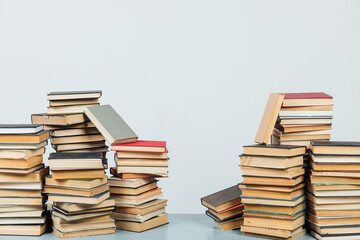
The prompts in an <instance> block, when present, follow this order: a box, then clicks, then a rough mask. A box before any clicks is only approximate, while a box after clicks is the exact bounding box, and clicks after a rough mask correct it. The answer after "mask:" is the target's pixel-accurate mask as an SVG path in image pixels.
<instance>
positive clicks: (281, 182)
mask: <svg viewBox="0 0 360 240" xmlns="http://www.w3.org/2000/svg"><path fill="white" fill-rule="evenodd" d="M243 181H244V184H255V185H256V184H258V185H270V186H273V185H275V186H289V187H292V186H296V185H298V184H299V183H301V182H303V181H304V176H302V175H301V176H299V177H296V178H293V179H286V178H271V177H252V176H243Z"/></svg>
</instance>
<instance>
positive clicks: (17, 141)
mask: <svg viewBox="0 0 360 240" xmlns="http://www.w3.org/2000/svg"><path fill="white" fill-rule="evenodd" d="M48 138H49V132H48V131H45V130H44V128H43V126H42V125H35V124H1V125H0V196H1V197H0V202H1V203H0V235H29V236H39V235H41V234H43V233H44V232H45V231H46V229H47V213H46V208H45V205H44V204H45V201H46V199H45V197H44V196H43V195H42V194H41V190H42V187H43V186H42V184H43V180H44V178H45V176H47V175H48V174H49V168H45V167H44V164H43V154H44V153H45V146H46V144H47V139H48Z"/></svg>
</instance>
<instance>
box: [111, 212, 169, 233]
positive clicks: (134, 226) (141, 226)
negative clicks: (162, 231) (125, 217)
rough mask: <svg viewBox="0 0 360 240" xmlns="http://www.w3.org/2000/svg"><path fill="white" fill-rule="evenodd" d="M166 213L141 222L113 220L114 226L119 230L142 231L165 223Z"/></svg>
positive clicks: (166, 221)
mask: <svg viewBox="0 0 360 240" xmlns="http://www.w3.org/2000/svg"><path fill="white" fill-rule="evenodd" d="M167 223H168V220H167V214H163V215H160V216H158V217H155V218H152V219H149V220H147V221H145V222H142V223H137V222H128V221H115V224H116V228H117V229H120V230H127V231H133V232H143V231H145V230H149V229H152V228H155V227H158V226H162V225H164V224H167Z"/></svg>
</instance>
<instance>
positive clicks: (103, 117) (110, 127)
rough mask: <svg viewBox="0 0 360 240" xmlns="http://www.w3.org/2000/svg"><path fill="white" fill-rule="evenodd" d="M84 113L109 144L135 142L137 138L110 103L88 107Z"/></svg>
mask: <svg viewBox="0 0 360 240" xmlns="http://www.w3.org/2000/svg"><path fill="white" fill-rule="evenodd" d="M85 114H86V115H87V116H88V118H89V119H90V120H91V122H93V123H94V125H95V126H96V128H97V129H98V130H99V132H100V133H101V134H102V135H103V136H104V137H105V139H106V140H107V141H108V142H110V144H111V145H112V144H118V143H128V142H135V141H136V140H137V138H138V137H137V135H136V134H135V132H134V131H133V130H132V129H131V128H130V127H129V125H128V124H127V123H126V122H125V121H124V120H123V119H122V118H121V117H120V115H119V114H118V113H117V112H116V111H115V110H114V109H113V108H112V107H111V106H110V105H102V106H94V107H88V108H86V110H85Z"/></svg>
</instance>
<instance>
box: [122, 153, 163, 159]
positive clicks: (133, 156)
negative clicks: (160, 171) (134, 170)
mask: <svg viewBox="0 0 360 240" xmlns="http://www.w3.org/2000/svg"><path fill="white" fill-rule="evenodd" d="M115 156H116V158H117V159H153V160H167V159H168V153H167V152H164V153H145V152H116V155H115Z"/></svg>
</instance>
